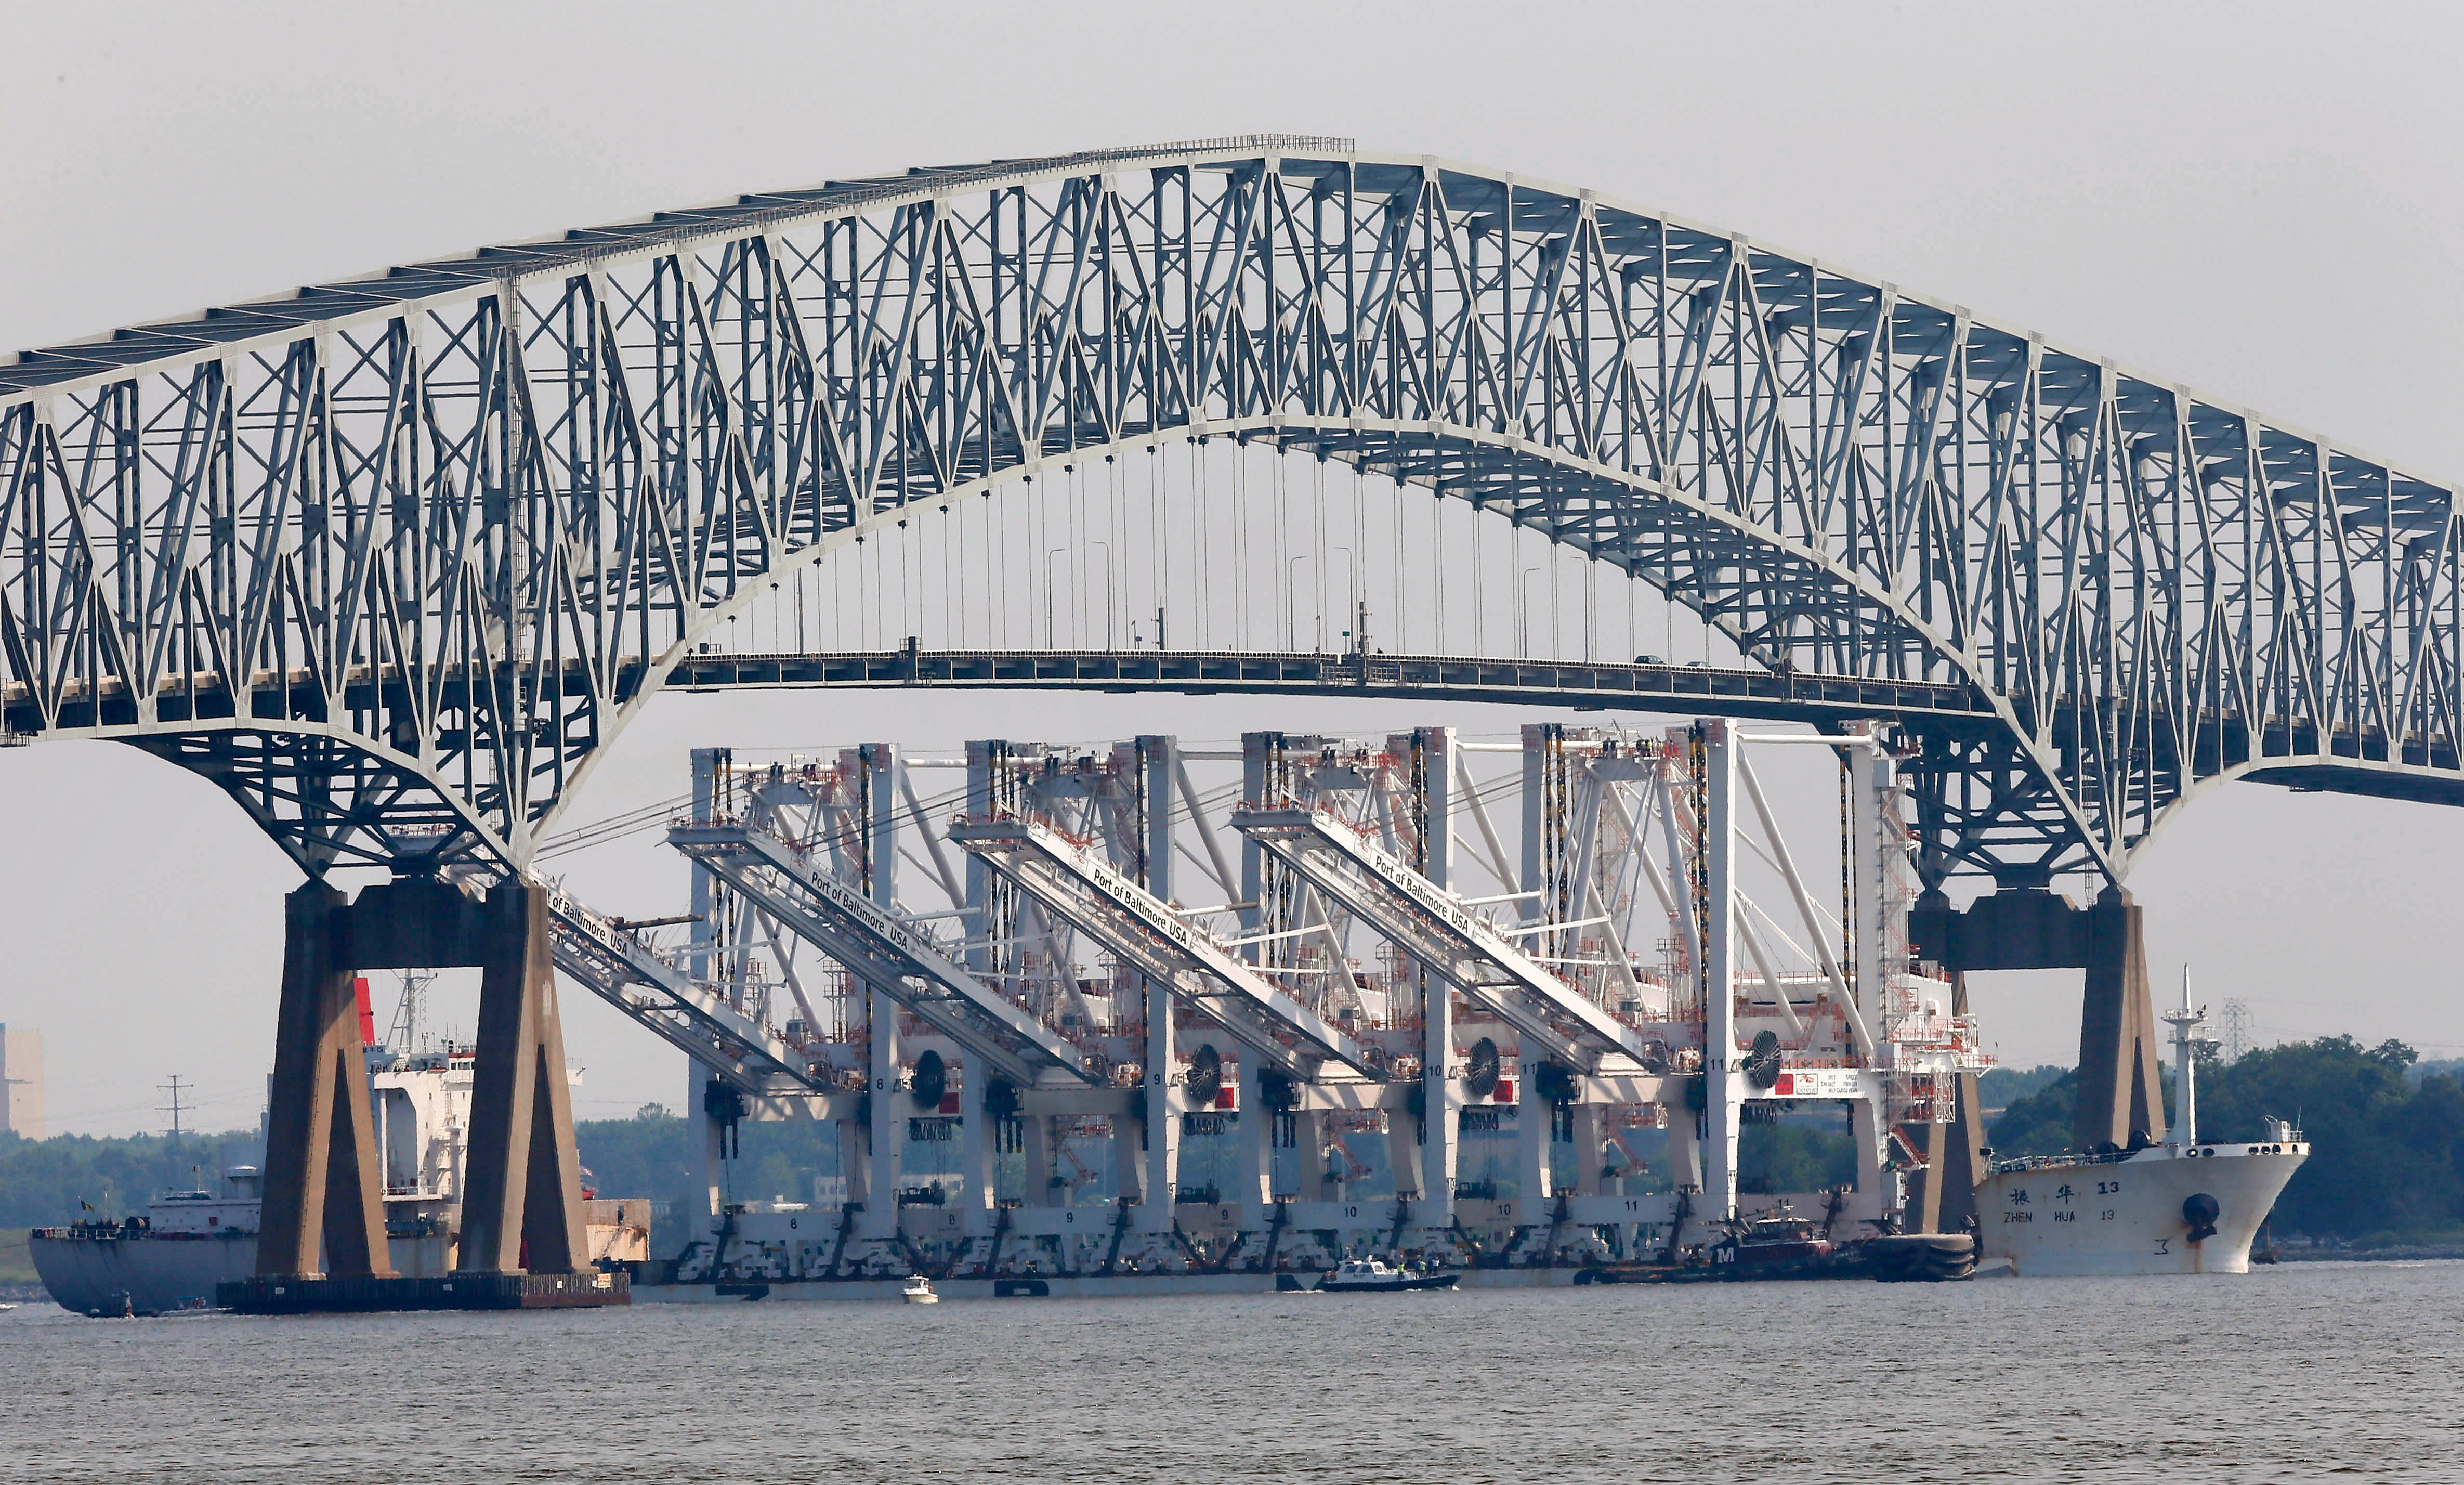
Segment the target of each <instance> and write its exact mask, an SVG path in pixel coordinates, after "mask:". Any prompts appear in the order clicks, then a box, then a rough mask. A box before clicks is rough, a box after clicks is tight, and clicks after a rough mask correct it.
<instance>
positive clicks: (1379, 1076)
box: [950, 816, 1385, 1080]
mask: <svg viewBox="0 0 2464 1485" xmlns="http://www.w3.org/2000/svg"><path fill="white" fill-rule="evenodd" d="M950 839H952V840H953V841H956V842H957V844H958V845H959V846H961V847H963V848H964V849H965V850H966V851H967V852H968V853H971V854H973V855H975V856H977V857H978V858H979V859H980V860H982V861H983V862H984V863H985V864H986V865H988V866H990V867H992V869H993V870H995V871H997V872H999V873H1001V875H1004V876H1006V877H1008V878H1009V879H1010V880H1012V881H1013V882H1016V883H1017V884H1018V886H1019V887H1020V889H1021V890H1023V891H1024V892H1025V893H1027V894H1028V895H1029V896H1030V897H1033V898H1035V899H1036V900H1037V901H1039V902H1042V903H1043V904H1044V905H1045V906H1046V907H1047V908H1049V909H1051V910H1052V911H1053V912H1055V913H1057V914H1059V915H1060V916H1061V917H1062V918H1064V919H1066V920H1068V921H1069V922H1071V923H1072V924H1074V925H1076V926H1077V927H1078V929H1079V930H1080V931H1082V932H1084V933H1086V934H1087V935H1088V936H1089V937H1090V938H1092V939H1094V940H1095V941H1096V942H1099V943H1101V944H1103V945H1104V947H1106V948H1107V949H1110V950H1111V952H1112V953H1114V954H1117V955H1119V956H1120V957H1121V959H1122V961H1123V962H1124V963H1126V964H1130V965H1132V966H1133V967H1134V968H1135V969H1136V970H1137V971H1138V972H1139V973H1140V974H1143V975H1146V976H1148V977H1149V978H1150V979H1154V980H1159V981H1161V982H1163V983H1164V985H1165V986H1168V987H1169V988H1170V989H1171V991H1172V993H1173V995H1174V996H1175V997H1176V998H1177V999H1179V1000H1180V1001H1182V1002H1184V1003H1185V1004H1187V1005H1189V1006H1192V1007H1194V1008H1197V1009H1199V1010H1202V1011H1204V1012H1206V1014H1208V1015H1209V1016H1212V1017H1213V1018H1214V1019H1215V1020H1217V1021H1218V1022H1220V1023H1221V1024H1222V1026H1223V1027H1224V1029H1225V1030H1226V1031H1230V1032H1231V1033H1232V1034H1233V1035H1235V1036H1237V1037H1239V1038H1240V1039H1241V1040H1242V1042H1243V1045H1245V1046H1248V1047H1250V1048H1252V1049H1254V1050H1256V1051H1257V1052H1258V1053H1261V1054H1263V1055H1264V1056H1265V1057H1266V1058H1267V1059H1268V1060H1269V1061H1270V1062H1272V1063H1273V1064H1274V1066H1275V1068H1276V1070H1277V1071H1279V1072H1281V1073H1284V1074H1286V1075H1298V1076H1303V1077H1314V1076H1316V1075H1317V1070H1318V1067H1319V1065H1320V1064H1323V1063H1325V1062H1328V1061H1334V1062H1341V1063H1344V1064H1346V1065H1347V1066H1349V1067H1351V1068H1352V1069H1353V1071H1355V1072H1357V1073H1359V1074H1360V1075H1362V1076H1364V1077H1368V1078H1371V1079H1374V1080H1383V1079H1384V1077H1385V1073H1384V1071H1383V1070H1382V1069H1381V1068H1380V1067H1379V1066H1378V1064H1377V1063H1376V1062H1375V1060H1374V1059H1372V1058H1371V1057H1370V1056H1369V1054H1368V1053H1367V1051H1366V1050H1365V1049H1363V1048H1362V1047H1361V1046H1360V1045H1359V1044H1358V1043H1356V1042H1354V1041H1353V1039H1352V1037H1351V1036H1350V1035H1349V1034H1347V1033H1346V1032H1344V1031H1339V1030H1337V1029H1336V1028H1335V1027H1334V1025H1333V1024H1332V1023H1331V1022H1329V1021H1328V1020H1327V1019H1326V1018H1325V1017H1323V1016H1321V1015H1319V1014H1318V1013H1317V1012H1316V1011H1314V1010H1311V1009H1310V1008H1308V1007H1307V1006H1304V1005H1302V1004H1301V1003H1300V1002H1299V1001H1297V1000H1294V999H1293V998H1292V997H1291V996H1289V995H1287V994H1285V993H1284V992H1283V990H1281V989H1280V988H1278V987H1277V986H1274V985H1273V984H1272V983H1270V982H1269V981H1267V980H1266V979H1265V977H1264V976H1262V975H1260V974H1258V973H1257V972H1255V971H1254V970H1252V969H1251V968H1250V967H1249V965H1248V964H1244V963H1243V962H1242V960H1241V959H1240V958H1239V957H1238V956H1236V955H1235V954H1234V953H1233V952H1232V950H1231V949H1230V948H1229V947H1227V946H1225V945H1224V944H1222V943H1221V942H1218V941H1217V940H1216V938H1215V937H1214V935H1212V934H1210V933H1208V932H1207V931H1206V930H1204V929H1202V928H1199V927H1197V926H1196V925H1194V924H1192V923H1189V922H1187V921H1186V920H1183V919H1182V918H1181V917H1180V915H1178V914H1177V913H1175V912H1174V911H1173V910H1172V907H1171V905H1170V904H1169V903H1166V902H1162V901H1159V900H1157V899H1156V898H1155V897H1153V896H1152V895H1150V894H1149V893H1148V892H1146V891H1145V889H1143V888H1141V887H1139V886H1138V885H1137V884H1136V883H1135V882H1133V881H1132V880H1130V879H1129V878H1128V877H1127V876H1124V875H1121V874H1120V873H1119V872H1116V871H1114V870H1112V868H1111V867H1110V866H1107V865H1105V864H1104V862H1102V861H1100V860H1098V859H1097V858H1096V857H1095V856H1094V855H1093V854H1092V853H1089V852H1086V851H1082V850H1080V849H1078V848H1077V847H1076V846H1074V845H1072V844H1070V843H1069V842H1068V841H1067V840H1066V839H1064V838H1063V837H1062V836H1061V835H1060V834H1058V833H1057V832H1055V831H1052V830H1051V829H1050V828H1049V827H1047V826H1045V825H1043V824H1041V823H1039V822H1037V821H1034V820H1027V819H1021V818H1018V817H1015V816H1003V817H998V818H992V819H982V820H968V819H959V820H957V821H954V822H952V824H951V826H950Z"/></svg>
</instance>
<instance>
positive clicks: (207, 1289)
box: [27, 980, 650, 1317]
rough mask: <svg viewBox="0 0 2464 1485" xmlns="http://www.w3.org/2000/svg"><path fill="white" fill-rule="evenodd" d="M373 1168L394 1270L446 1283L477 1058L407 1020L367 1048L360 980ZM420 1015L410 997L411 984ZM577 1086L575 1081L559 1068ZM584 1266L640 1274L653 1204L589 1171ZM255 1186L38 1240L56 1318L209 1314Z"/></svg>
mask: <svg viewBox="0 0 2464 1485" xmlns="http://www.w3.org/2000/svg"><path fill="white" fill-rule="evenodd" d="M358 988H359V992H360V1006H361V1029H362V1030H361V1035H362V1039H363V1043H365V1044H366V1046H365V1055H366V1058H367V1068H368V1094H369V1101H370V1107H371V1109H372V1111H373V1112H374V1115H375V1127H376V1142H377V1152H378V1159H379V1161H380V1162H381V1163H382V1164H383V1165H384V1167H385V1239H386V1244H385V1245H386V1248H387V1251H388V1253H389V1256H390V1257H391V1259H392V1262H393V1268H394V1272H395V1273H397V1274H406V1275H433V1274H447V1273H450V1272H451V1270H452V1268H453V1264H454V1258H455V1242H456V1238H457V1236H458V1234H459V1231H460V1226H461V1224H460V1216H461V1190H462V1170H463V1157H464V1153H465V1145H466V1141H467V1140H468V1135H469V1130H470V1124H471V1088H472V1065H473V1052H472V1049H470V1048H468V1047H464V1046H458V1045H455V1044H452V1043H451V1042H446V1043H441V1044H434V1045H430V1044H429V1043H428V1042H427V1040H426V1039H425V1038H423V1037H421V1036H420V1035H419V1034H418V1032H417V1029H416V1012H415V1006H416V994H417V992H416V990H415V989H412V988H410V987H409V986H406V990H407V994H406V1000H407V1003H408V1004H409V1005H410V1006H411V1007H412V1008H413V1009H412V1010H410V1011H409V1012H407V1014H406V1015H405V1016H403V1017H398V1018H397V1020H396V1022H395V1034H393V1035H390V1036H389V1037H388V1040H389V1041H391V1042H394V1043H397V1044H399V1046H400V1047H404V1048H410V1047H416V1048H417V1049H418V1050H416V1051H409V1050H397V1048H396V1047H395V1046H387V1045H381V1044H377V1043H376V1042H375V1041H374V1031H375V1026H374V1022H373V1019H372V1017H371V1016H370V1015H369V1012H368V1008H367V1006H368V1003H367V982H366V981H365V980H362V981H361V982H360V984H359V986H358ZM565 1075H566V1077H567V1078H568V1079H569V1080H570V1082H571V1083H572V1085H573V1086H575V1087H579V1086H581V1083H582V1075H581V1073H580V1072H578V1071H576V1070H573V1069H567V1070H566V1074H565ZM589 1185H590V1181H589V1174H588V1172H586V1171H585V1172H584V1173H583V1187H584V1193H583V1194H584V1195H585V1197H588V1198H590V1199H589V1200H587V1201H586V1203H585V1210H586V1213H587V1215H586V1226H587V1231H588V1236H589V1255H590V1258H591V1260H592V1261H594V1262H596V1261H599V1260H603V1259H605V1260H609V1261H613V1262H638V1261H640V1260H642V1259H645V1258H647V1257H648V1256H649V1241H650V1231H649V1229H650V1204H649V1202H648V1201H647V1200H625V1201H617V1200H606V1199H600V1198H597V1197H596V1196H595V1195H594V1194H593V1193H591V1192H590V1191H589V1189H588V1187H589ZM262 1206H263V1191H262V1181H261V1177H260V1175H259V1172H258V1171H257V1169H256V1167H254V1166H253V1165H234V1166H231V1167H229V1168H228V1169H225V1170H224V1171H223V1172H222V1173H221V1187H220V1189H212V1190H209V1189H196V1190H186V1191H165V1192H161V1193H159V1194H158V1195H157V1196H156V1197H155V1198H154V1200H153V1201H152V1202H151V1203H150V1204H149V1205H148V1206H147V1208H146V1209H145V1211H144V1212H143V1214H142V1215H130V1216H127V1217H123V1218H119V1219H116V1220H96V1221H86V1222H77V1223H72V1224H70V1225H68V1226H65V1227H54V1228H36V1229H34V1230H33V1232H32V1233H31V1234H30V1236H29V1240H28V1243H27V1248H28V1250H29V1252H30V1253H31V1255H32V1257H33V1264H34V1273H35V1274H36V1275H37V1276H38V1277H40V1278H41V1279H42V1281H43V1287H44V1288H45V1289H46V1290H48V1291H50V1293H51V1297H52V1298H53V1300H54V1301H55V1302H56V1303H57V1304H58V1305H59V1306H60V1307H61V1308H62V1309H66V1310H71V1311H74V1312H76V1313H77V1314H79V1315H90V1316H100V1317H121V1316H139V1317H143V1316H157V1315H171V1314H177V1313H180V1312H182V1311H190V1310H205V1309H211V1308H213V1306H214V1289H215V1286H216V1285H217V1284H221V1283H226V1282H230V1281H234V1280H238V1279H244V1278H248V1277H250V1276H252V1275H253V1274H255V1273H256V1239H257V1225H258V1215H259V1212H260V1210H261V1208H262Z"/></svg>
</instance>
